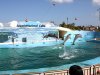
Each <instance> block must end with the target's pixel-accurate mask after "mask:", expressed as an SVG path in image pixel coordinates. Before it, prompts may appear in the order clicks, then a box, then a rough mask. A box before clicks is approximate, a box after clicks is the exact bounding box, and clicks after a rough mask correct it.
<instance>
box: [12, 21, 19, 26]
mask: <svg viewBox="0 0 100 75" xmlns="http://www.w3.org/2000/svg"><path fill="white" fill-rule="evenodd" d="M17 24H18V22H17V21H11V22H10V27H17Z"/></svg>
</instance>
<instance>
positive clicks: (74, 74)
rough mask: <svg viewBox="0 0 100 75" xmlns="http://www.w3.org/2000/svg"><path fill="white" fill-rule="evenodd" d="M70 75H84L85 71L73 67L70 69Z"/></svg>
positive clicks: (76, 66)
mask: <svg viewBox="0 0 100 75" xmlns="http://www.w3.org/2000/svg"><path fill="white" fill-rule="evenodd" d="M69 74H70V75H83V70H82V68H81V67H80V66H78V65H73V66H71V67H70V69H69Z"/></svg>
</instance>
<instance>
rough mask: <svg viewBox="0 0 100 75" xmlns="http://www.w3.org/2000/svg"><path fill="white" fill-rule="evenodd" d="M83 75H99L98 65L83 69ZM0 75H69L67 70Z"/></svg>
mask: <svg viewBox="0 0 100 75" xmlns="http://www.w3.org/2000/svg"><path fill="white" fill-rule="evenodd" d="M83 74H84V75H100V64H97V65H92V66H87V67H83ZM0 75H69V70H57V71H56V70H53V71H47V72H42V73H36V72H29V73H22V74H0Z"/></svg>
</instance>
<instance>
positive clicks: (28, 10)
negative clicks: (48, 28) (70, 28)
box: [0, 0, 100, 25]
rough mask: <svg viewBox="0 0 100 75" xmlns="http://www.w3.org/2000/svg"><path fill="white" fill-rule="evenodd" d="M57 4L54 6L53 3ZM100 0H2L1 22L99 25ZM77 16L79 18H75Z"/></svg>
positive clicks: (0, 2) (0, 4)
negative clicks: (99, 9)
mask: <svg viewBox="0 0 100 75" xmlns="http://www.w3.org/2000/svg"><path fill="white" fill-rule="evenodd" d="M53 3H55V4H56V5H55V6H53V5H52V4H53ZM99 7H100V0H0V22H2V23H7V22H11V21H13V20H16V21H23V20H25V18H27V19H28V20H32V21H40V22H47V21H54V22H55V23H56V24H60V23H62V22H63V21H64V22H67V17H68V18H69V23H73V22H75V23H76V24H77V25H98V24H99V22H98V21H99V20H98V12H97V9H98V8H99ZM75 18H77V20H75Z"/></svg>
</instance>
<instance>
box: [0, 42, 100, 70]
mask: <svg viewBox="0 0 100 75" xmlns="http://www.w3.org/2000/svg"><path fill="white" fill-rule="evenodd" d="M97 57H100V43H93V42H83V43H79V44H76V45H70V46H63V45H56V46H49V47H34V48H21V49H20V48H10V49H9V48H3V49H0V71H7V70H26V69H40V68H50V67H57V66H63V65H67V64H73V63H79V62H84V61H86V60H91V59H95V58H97ZM94 62H95V61H94ZM98 62H99V63H100V61H99V60H98ZM83 65H86V66H87V65H90V64H88V63H87V64H83Z"/></svg>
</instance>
